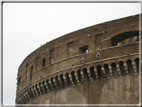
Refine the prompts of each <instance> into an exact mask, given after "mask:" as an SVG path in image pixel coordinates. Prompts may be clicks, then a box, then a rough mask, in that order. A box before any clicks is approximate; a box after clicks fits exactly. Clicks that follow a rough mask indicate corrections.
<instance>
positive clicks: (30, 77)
mask: <svg viewBox="0 0 142 107" xmlns="http://www.w3.org/2000/svg"><path fill="white" fill-rule="evenodd" d="M32 74H33V66H31V72H30V80H32Z"/></svg>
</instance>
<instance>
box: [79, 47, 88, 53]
mask: <svg viewBox="0 0 142 107" xmlns="http://www.w3.org/2000/svg"><path fill="white" fill-rule="evenodd" d="M83 53H88V46H83V47H80V48H79V54H83Z"/></svg>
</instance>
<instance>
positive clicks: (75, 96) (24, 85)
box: [16, 15, 141, 104]
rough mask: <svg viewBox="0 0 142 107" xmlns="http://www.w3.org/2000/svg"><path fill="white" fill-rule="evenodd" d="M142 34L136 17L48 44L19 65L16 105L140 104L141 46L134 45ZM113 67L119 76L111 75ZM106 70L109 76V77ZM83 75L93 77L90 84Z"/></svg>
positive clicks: (85, 29) (95, 27) (81, 31)
mask: <svg viewBox="0 0 142 107" xmlns="http://www.w3.org/2000/svg"><path fill="white" fill-rule="evenodd" d="M140 31H141V30H140ZM138 35H139V15H136V16H134V17H133V16H130V17H126V18H122V19H118V20H113V21H109V22H106V23H101V24H98V25H94V26H91V27H88V28H84V29H81V30H78V31H75V32H72V33H69V34H66V35H64V36H62V37H59V38H57V39H55V40H53V41H50V42H48V43H46V44H44V45H43V46H41V47H40V48H38V49H36V50H35V51H34V52H32V53H31V54H29V55H28V56H27V57H26V58H25V59H24V61H23V62H22V63H21V65H20V67H19V70H18V80H19V78H20V80H19V81H20V82H19V83H18V86H17V97H16V103H22V102H23V103H28V104H39V103H40V104H45V103H50V104H138V103H139V72H138V71H137V73H136V72H135V70H136V69H138V58H139V53H138V52H139V43H138V42H136V41H135V39H136V36H138ZM123 42H124V44H123ZM117 43H119V45H116V44H117ZM114 45H115V46H114ZM84 46H88V53H82V54H80V52H81V51H82V52H83V50H80V49H83V48H81V47H84ZM98 55H99V56H98ZM44 58H45V66H44V67H42V62H43V59H44ZM120 61H122V62H123V64H124V65H123V66H122V65H120ZM105 65H106V66H107V67H106V66H105ZM120 66H121V67H120ZM31 67H33V72H32V74H31ZM91 67H93V71H90V68H91ZM111 67H112V74H115V75H112V76H111ZM119 67H120V68H119ZM122 68H123V70H122ZM127 68H128V74H126V71H127ZM135 68H136V69H135ZM95 69H96V70H97V73H98V74H96V73H95V72H94V71H95ZM103 69H104V71H103ZM85 70H86V71H85ZM119 71H120V72H121V74H124V75H121V74H119ZM123 71H125V72H123ZM78 72H79V73H80V74H78ZM81 72H82V73H83V74H81ZM89 72H91V73H90V74H89ZM103 72H106V73H107V72H108V74H107V77H105V76H104V74H103ZM75 73H77V77H76V76H75ZM83 75H84V76H85V78H88V80H87V82H81V81H83V79H82V78H83ZM97 75H98V77H99V78H97ZM89 76H90V77H89ZM91 77H93V81H92V80H90V79H89V78H91ZM77 80H78V81H79V82H81V83H80V84H78V83H77ZM49 81H51V83H50V82H49ZM65 81H66V82H65ZM45 82H47V88H49V92H48V91H47V90H46V85H45V84H44V83H45ZM74 82H75V84H74V85H71V84H72V83H74ZM67 83H69V86H68V84H67ZM41 84H43V87H42V85H41ZM52 85H53V86H52ZM61 85H63V86H61ZM33 87H35V89H34V88H33ZM38 87H39V88H38ZM52 87H53V89H52ZM32 89H33V90H34V91H32ZM43 90H45V91H46V92H45V93H43ZM36 91H37V92H36ZM26 92H28V93H26ZM24 93H25V95H24ZM36 93H38V96H37V94H36ZM34 94H35V96H36V97H34V98H33V95H34ZM20 96H21V97H20ZM20 98H22V99H20ZM29 98H30V99H29Z"/></svg>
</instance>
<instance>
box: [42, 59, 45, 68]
mask: <svg viewBox="0 0 142 107" xmlns="http://www.w3.org/2000/svg"><path fill="white" fill-rule="evenodd" d="M44 66H45V58H44V59H42V67H44Z"/></svg>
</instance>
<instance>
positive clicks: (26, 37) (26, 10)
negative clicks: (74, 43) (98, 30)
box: [3, 3, 141, 105]
mask: <svg viewBox="0 0 142 107" xmlns="http://www.w3.org/2000/svg"><path fill="white" fill-rule="evenodd" d="M140 9H141V5H140V4H139V3H4V4H3V103H4V105H6V104H15V98H16V82H17V81H16V78H17V72H18V67H19V65H20V64H21V63H22V61H23V60H24V58H25V57H26V56H27V55H29V54H30V53H31V52H32V51H34V50H35V49H37V48H38V47H40V45H41V44H45V43H46V42H48V41H51V40H53V39H55V38H57V37H60V36H62V35H65V34H67V33H70V32H73V31H76V30H79V29H82V28H85V27H88V26H92V25H95V24H99V23H102V22H106V21H111V20H114V19H118V18H122V17H127V16H130V15H135V14H138V13H140Z"/></svg>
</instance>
